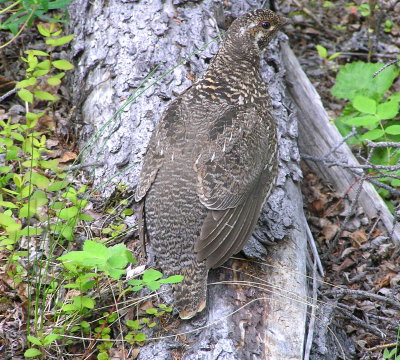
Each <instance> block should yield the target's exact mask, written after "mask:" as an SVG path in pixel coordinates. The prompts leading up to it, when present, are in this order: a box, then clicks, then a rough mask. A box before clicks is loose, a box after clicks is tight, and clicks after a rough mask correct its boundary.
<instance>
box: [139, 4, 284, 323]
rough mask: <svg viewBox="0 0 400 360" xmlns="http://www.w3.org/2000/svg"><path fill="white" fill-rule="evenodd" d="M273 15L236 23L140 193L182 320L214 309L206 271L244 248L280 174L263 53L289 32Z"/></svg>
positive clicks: (180, 105)
mask: <svg viewBox="0 0 400 360" xmlns="http://www.w3.org/2000/svg"><path fill="white" fill-rule="evenodd" d="M284 22H285V21H284V19H283V18H281V17H279V16H278V15H276V14H275V13H273V12H272V11H270V10H256V11H254V12H251V13H248V14H246V15H244V16H242V17H240V18H238V19H237V20H235V21H234V22H233V24H232V26H231V27H230V28H229V30H228V31H227V33H226V36H225V40H224V42H223V44H222V47H221V49H220V51H219V52H218V54H217V55H216V57H215V58H214V60H213V62H212V63H211V65H210V67H209V69H208V70H207V72H206V73H205V74H204V76H203V78H202V79H200V80H198V81H197V82H196V83H195V84H193V85H192V86H191V87H190V88H189V89H188V90H186V91H185V92H184V93H183V94H181V95H180V96H179V97H177V98H176V99H175V100H174V101H173V102H172V103H171V104H170V106H169V107H168V109H167V110H166V111H165V113H164V114H163V116H162V118H161V120H160V122H159V123H158V125H157V127H156V129H155V131H154V133H153V134H152V137H151V140H150V143H149V146H148V149H147V153H146V155H145V158H144V162H143V168H142V172H141V174H140V178H139V182H138V185H137V190H136V200H137V201H141V202H142V207H141V208H142V211H141V213H140V216H139V223H140V224H141V226H140V228H141V230H140V235H141V238H142V239H145V238H147V239H148V240H149V241H150V243H151V245H152V246H153V248H154V251H155V254H156V261H157V264H158V266H159V267H160V268H161V269H162V271H163V272H164V274H165V275H167V276H169V275H173V274H182V275H184V276H185V280H184V281H183V283H181V284H177V285H176V286H175V287H174V296H175V306H176V308H177V309H178V311H179V314H180V317H181V318H185V319H187V318H191V317H193V316H194V315H195V314H196V313H197V312H199V311H201V310H202V309H203V308H204V306H205V304H206V285H207V273H208V270H209V269H210V268H213V267H216V266H219V265H221V264H222V263H223V262H225V261H226V260H227V259H228V258H229V257H230V256H231V255H233V254H235V253H237V252H238V251H240V250H241V249H242V247H243V246H244V244H245V242H246V241H247V239H248V238H249V236H250V235H251V232H252V231H253V229H254V226H255V224H256V222H257V219H258V216H259V213H260V210H261V207H262V204H263V203H264V201H265V199H266V198H267V197H268V195H269V193H270V192H271V190H272V188H273V186H274V183H275V178H276V173H277V163H278V161H277V137H276V126H275V121H274V118H273V115H272V113H271V105H270V100H269V98H268V92H267V88H266V86H265V84H264V82H263V80H262V79H261V76H260V74H259V60H260V52H261V51H262V50H263V49H264V48H265V47H266V45H267V44H268V42H269V41H270V39H271V38H272V37H273V36H274V35H275V33H276V32H277V31H278V30H279V29H280V28H281V26H282V25H283V24H284Z"/></svg>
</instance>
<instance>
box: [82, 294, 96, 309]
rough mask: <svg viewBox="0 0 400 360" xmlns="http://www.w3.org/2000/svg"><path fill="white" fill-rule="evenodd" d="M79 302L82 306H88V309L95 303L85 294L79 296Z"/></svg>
mask: <svg viewBox="0 0 400 360" xmlns="http://www.w3.org/2000/svg"><path fill="white" fill-rule="evenodd" d="M80 300H81V304H82V306H83V307H85V308H88V309H93V308H94V306H95V305H96V302H95V301H94V300H92V299H91V298H88V297H86V296H84V297H81V298H80Z"/></svg>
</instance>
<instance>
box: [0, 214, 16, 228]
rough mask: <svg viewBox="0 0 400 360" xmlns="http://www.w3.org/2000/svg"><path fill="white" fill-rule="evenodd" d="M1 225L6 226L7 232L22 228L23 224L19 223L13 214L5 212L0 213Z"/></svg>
mask: <svg viewBox="0 0 400 360" xmlns="http://www.w3.org/2000/svg"><path fill="white" fill-rule="evenodd" d="M0 225H1V226H2V227H4V228H5V229H6V230H7V232H13V231H17V230H19V229H21V224H18V223H17V222H16V221H15V220H14V219H13V218H12V217H11V216H9V215H7V214H5V213H0Z"/></svg>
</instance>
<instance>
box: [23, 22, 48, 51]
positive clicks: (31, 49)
mask: <svg viewBox="0 0 400 360" xmlns="http://www.w3.org/2000/svg"><path fill="white" fill-rule="evenodd" d="M39 26H40V25H39ZM39 26H38V27H39ZM24 53H25V54H27V55H36V56H50V55H49V54H48V53H46V52H44V51H41V50H32V49H31V50H26V51H24Z"/></svg>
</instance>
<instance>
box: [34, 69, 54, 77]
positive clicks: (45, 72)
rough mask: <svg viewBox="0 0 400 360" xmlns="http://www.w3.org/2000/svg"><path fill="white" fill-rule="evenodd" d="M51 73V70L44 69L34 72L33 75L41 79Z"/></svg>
mask: <svg viewBox="0 0 400 360" xmlns="http://www.w3.org/2000/svg"><path fill="white" fill-rule="evenodd" d="M49 72H50V70H47V69H44V70H43V69H39V70H36V71H34V72H33V73H32V75H33V76H35V77H39V76H43V75H46V74H47V73H49Z"/></svg>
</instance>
